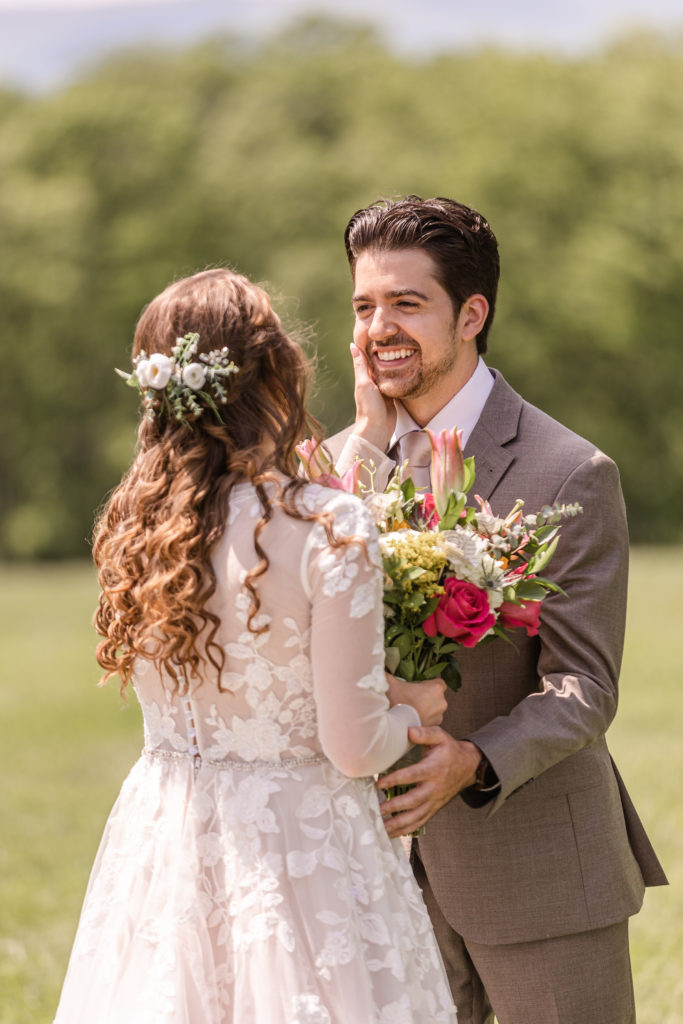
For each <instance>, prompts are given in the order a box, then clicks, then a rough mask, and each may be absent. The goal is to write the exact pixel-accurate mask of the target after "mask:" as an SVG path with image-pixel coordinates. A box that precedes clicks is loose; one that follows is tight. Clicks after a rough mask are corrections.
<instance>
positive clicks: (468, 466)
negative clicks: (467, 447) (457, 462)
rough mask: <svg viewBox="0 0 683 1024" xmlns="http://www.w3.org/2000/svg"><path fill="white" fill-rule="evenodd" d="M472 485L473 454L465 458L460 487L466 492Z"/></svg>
mask: <svg viewBox="0 0 683 1024" xmlns="http://www.w3.org/2000/svg"><path fill="white" fill-rule="evenodd" d="M473 486H474V456H473V455H470V457H469V458H468V459H465V480H464V483H463V485H462V489H463V491H464V492H465V494H467V492H468V491H469V490H471V488H472V487H473Z"/></svg>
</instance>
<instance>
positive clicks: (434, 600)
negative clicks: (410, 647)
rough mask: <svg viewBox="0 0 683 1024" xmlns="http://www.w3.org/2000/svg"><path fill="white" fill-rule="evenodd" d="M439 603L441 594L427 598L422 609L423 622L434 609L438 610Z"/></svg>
mask: <svg viewBox="0 0 683 1024" xmlns="http://www.w3.org/2000/svg"><path fill="white" fill-rule="evenodd" d="M438 603H439V595H438V594H434V595H433V596H432V597H428V598H427V599H426V600H425V604H424V608H423V609H422V613H423V614H422V622H424V621H425V619H428V618H429V616H430V615H431V614H432V612H433V611H436V607H437V605H438Z"/></svg>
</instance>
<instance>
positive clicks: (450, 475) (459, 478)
mask: <svg viewBox="0 0 683 1024" xmlns="http://www.w3.org/2000/svg"><path fill="white" fill-rule="evenodd" d="M427 434H428V435H429V440H430V443H431V446H432V492H433V494H434V501H435V502H436V510H437V512H438V513H439V515H440V516H442V517H443V516H444V515H445V513H446V509H447V507H448V499H449V497H450V496H451V494H453V493H454V492H455V493H462V491H463V488H464V486H465V459H464V456H463V454H462V430H458V429H457V428H454V429H453V430H442V431H441V433H440V434H436V433H434V432H433V431H432V430H427Z"/></svg>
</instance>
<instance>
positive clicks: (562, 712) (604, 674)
mask: <svg viewBox="0 0 683 1024" xmlns="http://www.w3.org/2000/svg"><path fill="white" fill-rule="evenodd" d="M556 501H558V502H574V501H579V502H580V503H581V505H582V506H583V509H584V511H583V514H582V515H581V516H579V518H578V519H576V520H570V521H568V522H566V523H565V525H564V526H563V528H562V531H561V537H560V542H559V545H558V548H557V552H556V554H555V557H554V558H553V560H552V562H551V563H550V566H549V570H548V575H549V576H550V577H551V578H552V579H553V580H555V581H556V582H557V583H559V584H560V586H561V587H562V588H563V589H564V590H565V591H566V593H567V597H563V596H562V595H560V594H553V595H551V596H549V597H548V598H546V600H545V601H544V604H543V609H542V614H541V629H540V634H539V637H540V655H539V659H538V673H539V687H538V692H535V693H531V694H529V695H528V696H527V697H525V698H524V699H523V700H521V701H520V703H519V704H517V706H516V707H514V708H513V709H512V711H511V713H510V714H509V715H506V716H499V717H497V718H494V719H493V720H492V721H491V722H489V723H487V724H486V725H485V726H483V727H482V728H481V729H478V730H477V731H476V732H475V733H473V734H472V735H471V736H469V737H468V739H471V740H472V741H473V742H474V743H476V744H477V746H479V747H480V749H481V750H482V751H483V752H484V753H485V754H486V756H487V758H488V759H489V761H490V762H491V765H492V766H493V768H494V770H495V772H496V774H497V776H498V778H499V779H500V782H501V788H500V791H499V793H498V794H497V796H496V798H495V800H493V801H491V803H490V804H489V806H488V813H493V812H495V811H496V810H497V809H498V808H499V807H500V806H501V805H502V803H503V802H504V801H505V800H506V799H507V798H508V797H509V796H510V795H511V794H512V793H514V791H515V790H516V789H518V788H519V787H520V786H522V785H524V783H526V782H528V781H530V780H531V779H533V778H535V777H536V776H538V775H540V774H541V772H543V771H545V770H546V769H548V768H550V767H552V766H553V765H554V764H557V763H558V762H559V761H561V760H563V759H564V758H565V757H568V756H569V755H571V754H573V753H575V752H576V751H578V750H581V749H582V748H583V747H585V746H588V745H589V744H591V743H593V742H594V741H596V740H597V739H599V738H600V737H601V736H602V735H604V733H605V732H606V731H607V728H608V727H609V725H610V723H611V721H612V719H613V717H614V715H615V713H616V709H617V689H618V678H619V670H620V666H621V656H622V649H623V641H624V627H625V617H626V588H627V574H628V531H627V525H626V513H625V508H624V502H623V498H622V494H621V487H620V483H619V474H618V471H617V467H616V466H615V464H614V463H613V462H612V461H611V460H610V459H608V458H607V457H606V456H605V455H603V454H602V453H600V452H596V453H595V454H594V455H593V456H592V457H590V458H588V459H586V460H585V461H584V462H582V463H581V464H580V465H579V466H578V467H577V468H575V469H574V470H573V472H572V473H571V474H570V475H569V476H568V478H567V479H566V480H565V482H564V483H563V485H562V486H561V487H560V489H559V491H558V493H557V495H556Z"/></svg>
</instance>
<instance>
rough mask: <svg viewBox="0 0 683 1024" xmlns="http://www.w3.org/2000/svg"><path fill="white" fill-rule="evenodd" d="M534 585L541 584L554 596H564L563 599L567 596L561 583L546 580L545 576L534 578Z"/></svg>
mask: <svg viewBox="0 0 683 1024" xmlns="http://www.w3.org/2000/svg"><path fill="white" fill-rule="evenodd" d="M534 583H540V584H541V586H542V587H544V588H545V590H549V591H551V592H552V593H553V594H562V597H566V596H567V592H566V590H563V589H562V587H561V586H560V585H559V583H554V582H553V581H552V580H548V579H546V578H545V576H534Z"/></svg>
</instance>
